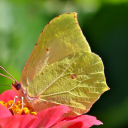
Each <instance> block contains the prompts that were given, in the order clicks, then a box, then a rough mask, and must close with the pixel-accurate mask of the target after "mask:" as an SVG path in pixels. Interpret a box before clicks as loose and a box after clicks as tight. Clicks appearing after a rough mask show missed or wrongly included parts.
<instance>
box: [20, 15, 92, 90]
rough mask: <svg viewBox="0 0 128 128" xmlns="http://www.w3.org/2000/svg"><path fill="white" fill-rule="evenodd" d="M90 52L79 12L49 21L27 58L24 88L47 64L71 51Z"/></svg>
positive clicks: (22, 78) (23, 80) (23, 78)
mask: <svg viewBox="0 0 128 128" xmlns="http://www.w3.org/2000/svg"><path fill="white" fill-rule="evenodd" d="M81 50H83V51H87V52H90V47H89V45H88V43H87V41H86V39H85V37H84V36H83V34H82V31H81V29H80V27H79V25H78V22H77V14H76V13H69V14H63V15H60V16H58V17H56V18H54V19H53V20H52V21H51V22H49V23H48V24H47V25H46V27H45V28H44V30H43V31H42V33H41V34H40V36H39V39H38V41H37V43H36V45H35V47H34V49H33V51H32V53H31V55H30V57H29V59H28V60H27V62H26V64H25V66H24V69H23V71H22V75H21V84H22V86H23V88H24V89H26V87H27V86H28V85H30V84H31V82H33V81H34V78H36V77H37V76H39V75H40V74H41V73H42V71H43V70H44V68H45V66H47V65H48V64H52V63H54V62H56V61H59V60H61V59H63V58H64V57H66V56H67V55H69V54H71V53H75V52H78V51H81Z"/></svg>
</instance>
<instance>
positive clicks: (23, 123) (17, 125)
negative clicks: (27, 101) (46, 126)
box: [0, 115, 36, 128]
mask: <svg viewBox="0 0 128 128" xmlns="http://www.w3.org/2000/svg"><path fill="white" fill-rule="evenodd" d="M35 119H36V116H32V115H15V116H10V117H6V118H2V119H0V126H1V127H2V128H35V127H33V122H34V120H35Z"/></svg>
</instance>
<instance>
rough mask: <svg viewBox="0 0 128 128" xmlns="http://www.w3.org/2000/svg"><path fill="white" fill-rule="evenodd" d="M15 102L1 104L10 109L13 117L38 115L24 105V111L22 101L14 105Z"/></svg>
mask: <svg viewBox="0 0 128 128" xmlns="http://www.w3.org/2000/svg"><path fill="white" fill-rule="evenodd" d="M13 102H14V101H13V100H10V101H8V102H7V103H5V102H4V101H0V104H2V105H3V106H5V107H6V108H8V109H9V111H10V112H11V113H12V114H13V115H26V114H31V115H37V113H36V112H35V111H34V110H33V109H32V108H30V107H27V106H25V105H24V106H23V109H22V102H21V101H17V102H16V103H14V104H13ZM12 104H13V105H12Z"/></svg>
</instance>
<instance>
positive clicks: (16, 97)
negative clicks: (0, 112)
mask: <svg viewBox="0 0 128 128" xmlns="http://www.w3.org/2000/svg"><path fill="white" fill-rule="evenodd" d="M16 99H21V103H22V108H21V111H22V109H23V107H24V104H23V99H24V98H23V97H19V96H15V97H14V101H13V104H12V105H11V106H10V107H9V108H8V109H10V108H11V107H13V105H14V104H15V101H16Z"/></svg>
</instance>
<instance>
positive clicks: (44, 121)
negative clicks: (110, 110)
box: [0, 90, 102, 128]
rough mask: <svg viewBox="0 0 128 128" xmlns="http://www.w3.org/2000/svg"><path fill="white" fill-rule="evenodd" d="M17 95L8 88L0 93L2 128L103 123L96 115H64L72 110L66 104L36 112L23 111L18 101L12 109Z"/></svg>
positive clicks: (63, 127)
mask: <svg viewBox="0 0 128 128" xmlns="http://www.w3.org/2000/svg"><path fill="white" fill-rule="evenodd" d="M16 95H17V94H15V92H14V91H13V90H7V91H5V92H3V93H2V94H1V95H0V103H1V104H2V105H1V104H0V128H89V127H91V126H93V125H100V124H102V122H101V121H99V120H97V119H96V117H94V116H89V115H79V116H73V117H63V115H64V114H65V113H68V112H69V111H70V108H69V107H67V106H64V105H60V106H55V107H52V108H48V109H45V110H42V111H41V112H38V113H37V114H36V112H34V111H33V110H31V109H30V110H29V108H28V110H27V108H26V109H25V107H24V108H23V109H24V110H22V112H21V109H20V110H19V109H18V106H20V105H21V103H20V101H17V102H16V104H15V105H13V106H12V109H11V108H10V107H9V106H11V104H12V100H14V97H15V96H16ZM14 106H15V107H14ZM16 106H17V107H16Z"/></svg>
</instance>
